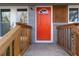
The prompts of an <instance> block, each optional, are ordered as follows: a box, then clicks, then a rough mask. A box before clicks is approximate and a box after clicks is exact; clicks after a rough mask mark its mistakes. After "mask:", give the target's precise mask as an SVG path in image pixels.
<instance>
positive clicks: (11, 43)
mask: <svg viewBox="0 0 79 59" xmlns="http://www.w3.org/2000/svg"><path fill="white" fill-rule="evenodd" d="M10 56H12V43H11V45H10Z"/></svg>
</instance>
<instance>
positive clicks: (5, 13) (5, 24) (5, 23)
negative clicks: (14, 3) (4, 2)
mask: <svg viewBox="0 0 79 59" xmlns="http://www.w3.org/2000/svg"><path fill="white" fill-rule="evenodd" d="M1 30H2V31H1V35H2V36H3V35H5V34H6V33H7V32H8V31H9V30H10V9H1Z"/></svg>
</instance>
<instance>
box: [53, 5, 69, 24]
mask: <svg viewBox="0 0 79 59" xmlns="http://www.w3.org/2000/svg"><path fill="white" fill-rule="evenodd" d="M53 22H54V23H67V22H68V5H54V6H53Z"/></svg>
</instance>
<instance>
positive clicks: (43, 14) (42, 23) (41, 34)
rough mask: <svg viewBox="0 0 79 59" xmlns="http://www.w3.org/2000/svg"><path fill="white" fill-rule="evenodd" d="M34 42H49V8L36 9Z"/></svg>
mask: <svg viewBox="0 0 79 59" xmlns="http://www.w3.org/2000/svg"><path fill="white" fill-rule="evenodd" d="M36 37H37V38H36V40H37V41H51V7H37V8H36Z"/></svg>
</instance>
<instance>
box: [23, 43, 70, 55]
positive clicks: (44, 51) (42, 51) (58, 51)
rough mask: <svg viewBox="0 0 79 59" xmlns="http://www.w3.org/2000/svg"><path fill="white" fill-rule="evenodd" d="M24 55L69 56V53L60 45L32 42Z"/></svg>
mask: <svg viewBox="0 0 79 59" xmlns="http://www.w3.org/2000/svg"><path fill="white" fill-rule="evenodd" d="M24 56H69V54H67V53H66V52H65V51H64V50H63V49H62V48H61V47H59V46H58V45H54V44H32V45H31V47H30V48H29V49H28V51H26V52H25V54H24Z"/></svg>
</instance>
